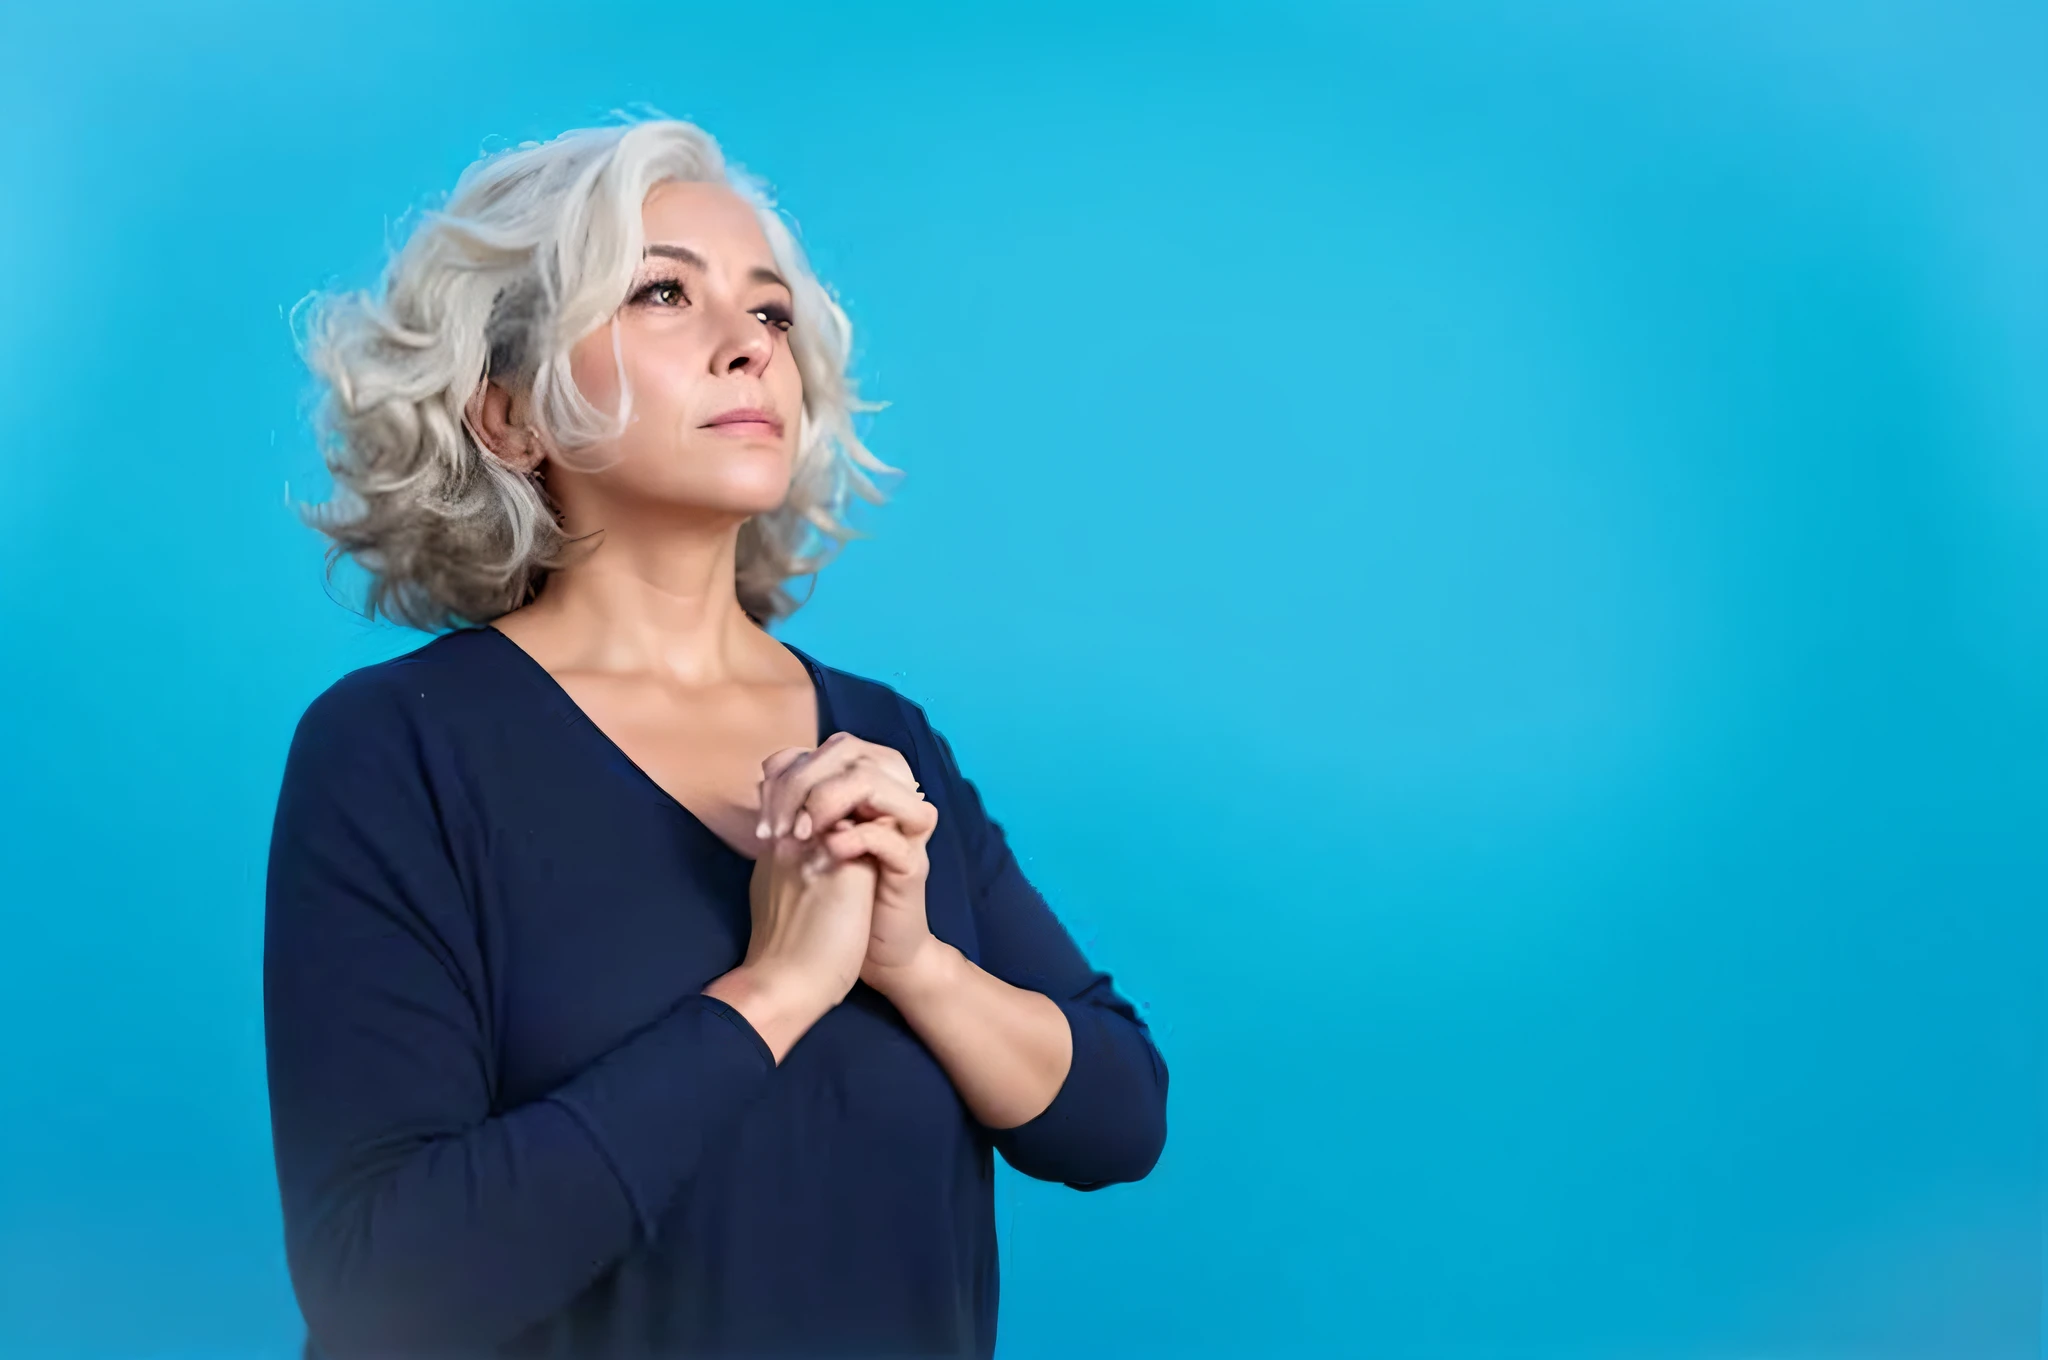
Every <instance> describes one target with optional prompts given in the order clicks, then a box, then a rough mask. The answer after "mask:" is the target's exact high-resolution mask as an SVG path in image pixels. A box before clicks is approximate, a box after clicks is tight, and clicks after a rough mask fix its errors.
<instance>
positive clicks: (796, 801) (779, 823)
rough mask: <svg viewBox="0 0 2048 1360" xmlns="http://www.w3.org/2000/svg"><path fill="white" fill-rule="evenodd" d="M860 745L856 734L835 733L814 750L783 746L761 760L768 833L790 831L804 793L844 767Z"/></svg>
mask: <svg viewBox="0 0 2048 1360" xmlns="http://www.w3.org/2000/svg"><path fill="white" fill-rule="evenodd" d="M861 744H862V743H861V742H860V739H859V738H857V737H854V736H851V735H849V734H848V733H845V732H834V733H833V734H832V735H831V736H829V737H827V738H825V740H824V741H823V742H822V743H820V744H819V745H818V746H817V747H815V748H813V749H810V750H805V749H804V748H802V747H789V748H785V749H784V750H783V751H777V752H776V753H775V755H772V756H770V757H769V758H768V760H767V761H764V762H762V769H763V771H764V772H766V774H767V781H766V782H767V790H766V793H765V794H764V796H763V801H762V805H761V816H762V820H764V821H765V822H766V823H767V824H768V834H770V835H774V836H787V835H788V834H790V829H791V827H792V826H793V825H794V824H795V822H796V815H797V811H798V810H799V809H800V808H802V807H803V803H804V795H805V794H807V793H808V792H809V791H810V788H811V786H812V785H813V784H815V783H817V781H818V780H820V779H822V778H825V777H826V776H827V775H830V774H832V773H833V772H834V771H836V770H839V769H842V768H844V767H845V765H846V763H847V762H848V761H850V760H851V759H853V757H854V755H855V750H854V749H853V748H855V747H858V746H859V745H861ZM791 751H793V752H795V754H794V756H793V757H789V756H788V753H789V752H791ZM771 765H772V766H773V767H774V768H773V769H772V770H770V768H769V767H770V766H771ZM756 829H757V830H758V829H759V828H758V827H757V828H756Z"/></svg>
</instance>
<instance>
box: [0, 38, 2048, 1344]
mask: <svg viewBox="0 0 2048 1360" xmlns="http://www.w3.org/2000/svg"><path fill="white" fill-rule="evenodd" d="M168 10H169V7H157V6H133V7H129V6H118V5H107V4H100V3H89V2H81V3H72V4H66V5H61V6H60V5H11V6H9V7H8V8H7V12H6V14H5V16H4V17H0V114H4V115H5V127H6V131H5V133H4V135H0V185H4V186H5V188H4V191H0V261H4V267H0V468H4V472H5V480H6V503H7V507H8V511H9V513H8V516H7V532H6V533H5V534H0V607H4V622H5V629H4V634H0V648H4V655H0V662H4V672H0V673H4V675H5V695H6V703H5V706H4V710H0V712H4V717H0V739H4V746H5V751H6V756H5V761H6V770H5V781H4V789H0V796H4V797H5V799H6V806H5V808H4V809H0V812H4V817H0V828H4V829H0V836H4V838H5V864H4V868H5V875H6V890H5V906H4V911H5V917H4V925H0V1033H4V1034H5V1036H6V1038H5V1040H4V1042H0V1102H4V1103H5V1118H4V1121H0V1354H5V1355H7V1356H10V1357H24V1358H28V1357H45V1356H48V1357H57V1356H72V1357H95V1358H97V1357H122V1358H123V1360H127V1358H128V1357H171V1356H180V1357H190V1358H192V1360H197V1358H198V1357H229V1356H247V1357H274V1358H276V1360H283V1358H284V1357H288V1356H290V1355H292V1354H293V1352H294V1348H295V1346H296V1344H297V1341H298V1338H299V1335H300V1332H299V1323H298V1319H297V1314H296V1310H295V1308H294V1305H293V1302H292V1299H291V1295H290V1290H289V1285H288V1282H287V1280H286V1277H285V1274H284V1270H283V1265H282V1260H281V1253H280V1247H279V1226H278V1219H277V1213H276V1207H275V1185H274V1182H273V1180H272V1173H271V1166H270V1161H269V1142H268V1127H267V1123H266V1110H265V1103H264V1087H263V1067H262V1031H261V1017H260V1010H259V1001H260V992H259V985H260V977H259V959H260V945H261V913H262V881H263V864H264V855H265V848H266V843H267V837H268V833H269V823H270V815H271V810H272V806H273V799H274V797H275V793H276V784H277V779H278V775H279V772H280V768H281V763H282V760H283V755H284V751H285V746H286V742H287V740H288V738H289V735H290V732H291V729H292V724H293V723H294V722H295V720H296V719H297V717H298V715H299V713H300V712H301V710H302V709H303V708H304V706H305V704H306V703H307V701H308V700H309V699H311V697H312V696H313V695H314V694H315V693H317V692H318V691H319V690H320V689H321V688H323V687H324V686H325V685H326V684H328V683H329V682H330V681H332V680H333V679H334V678H335V677H336V676H338V675H339V674H341V673H342V672H343V671H344V670H346V669H348V668H350V667H353V666H356V665H360V664H363V663H366V662H369V661H372V660H375V659H378V658H381V657H384V656H388V655H391V654H393V653H395V652H398V651H400V650H405V649H409V648H411V647H413V646H416V645H418V644H419V643H420V642H421V641H423V640H424V639H423V638H422V637H420V636H419V635H416V634H408V633H405V632H402V631H399V630H396V629H392V628H388V627H381V626H380V627H368V626H366V625H364V624H363V623H361V622H360V621H359V620H356V619H354V618H352V616H351V615H350V614H349V613H347V612H346V611H345V610H344V609H343V608H342V607H341V606H340V605H338V604H336V603H333V602H331V601H330V600H329V598H328V597H327V595H326V594H325V593H323V590H322V586H321V583H320V556H319V552H320V543H319V541H318V540H317V539H316V537H315V536H314V535H313V534H312V533H311V532H310V531H308V530H306V529H304V528H302V527H301V526H300V525H299V524H298V523H297V521H296V520H295V519H294V517H293V516H292V514H291V513H290V511H289V510H288V509H287V506H286V498H287V495H290V496H291V497H293V498H297V499H307V498H317V497H319V496H323V495H324V494H325V492H326V481H325V478H324V474H323V473H322V471H321V468H320V464H319V461H318V458H317V456H316V454H315V451H314V449H313V446H312V443H311V439H310V436H309V433H308V428H307V422H306V409H307V402H308V398H309V384H308V381H307V379H306V377H305V375H304V373H303V371H302V369H301V368H300V367H299V366H298V361H297V358H296V356H295V353H294V351H293V348H292V342H291V337H290V333H289V331H288V328H287V324H286V313H287V312H288V311H289V310H290V308H291V307H292V305H293V304H294V303H295V302H297V301H298V300H299V299H300V298H301V297H302V296H303V295H304V294H306V293H307V292H308V291H309V290H311V289H314V288H320V287H328V286H335V285H344V286H359V285H365V284H368V283H370V282H371V281H372V280H373V278H374V275H375V272H376V270H377V268H378V266H379V265H380V263H381V260H382V258H383V254H384V251H385V249H386V246H387V241H388V240H389V239H391V238H392V236H393V233H394V232H395V231H396V230H397V229H398V228H399V226H400V225H402V224H400V223H399V221H398V219H399V217H400V215H401V214H402V213H404V212H405V211H406V210H408V209H416V208H419V207H422V206H430V205H431V204H432V203H433V202H434V200H435V197H436V196H437V195H439V194H441V193H444V192H445V191H446V190H447V189H448V188H449V187H450V186H451V185H452V184H453V182H454V179H455V177H456V175H457V174H458V172H459V171H460V170H461V169H462V168H463V166H464V165H465V164H467V163H468V162H469V161H470V160H471V159H473V158H474V157H475V156H476V155H477V154H478V153H479V151H481V150H484V149H488V148H491V147H496V146H502V145H504V144H506V143H507V142H510V141H519V140H523V139H528V138H540V137H547V136H552V135H553V134H555V133H556V132H559V131H561V130H563V129H564V128H567V127H570V126H574V125H578V124H583V123H588V122H592V121H597V120H599V119H601V118H602V117H603V116H604V115H605V113H606V112H607V110H609V109H611V108H613V107H615V106H620V105H625V104H629V103H632V102H634V101H646V102H648V103H651V104H654V105H657V106H659V107H661V108H662V109H664V110H666V111H667V112H669V113H672V114H674V115H676V116H681V117H689V118H693V119H696V120H698V121H700V122H701V123H702V124H703V125H704V126H705V127H707V128H708V129H709V130H710V131H711V132H712V133H713V134H714V135H715V136H717V137H719V138H720V139H721V140H722V141H723V142H724V144H725V145H726V147H727V149H728V151H729V153H730V154H731V155H732V156H733V157H734V158H735V159H737V160H738V161H739V162H741V163H742V164H744V165H746V166H748V167H749V168H751V169H754V170H756V171H758V172H760V173H761V174H763V175H764V176H766V177H767V178H768V179H769V180H770V181H771V182H772V183H773V184H774V185H775V186H777V188H778V189H779V190H780V192H781V195H782V198H783V201H784V203H785V205H786V206H787V208H788V209H789V211H790V212H791V214H792V215H793V216H794V217H795V219H796V220H797V222H798V224H799V226H800V228H801V230H802V233H803V235H804V237H805V239H806V240H807V242H808V243H809V245H810V247H811V249H812V251H813V253H814V259H815V261H816V263H817V265H818V268H819V270H820V272H821V274H822V276H823V277H824V278H825V279H827V280H828V281H829V282H830V283H832V284H833V285H835V286H836V287H837V288H838V290H839V291H840V293H841V295H842V297H843V298H844V300H845V303H846V305H847V308H848V310H849V312H850V314H851V316H852V318H853V320H854V323H855V326H856V328H857V343H858V354H859V360H860V369H861V372H862V375H863V376H864V378H865V380H866V390H867V392H868V394H869V395H871V396H873V397H876V398H879V399H883V400H887V401H890V402H892V403H893V405H892V406H891V407H890V408H889V409H888V410H887V411H884V412H882V413H880V414H879V415H877V416H875V417H873V418H872V419H871V420H870V421H869V422H868V424H867V426H866V429H867V433H868V435H869V438H870V440H871V443H872V445H873V447H874V448H875V449H876V450H877V452H878V453H879V454H880V455H881V456H882V457H883V458H885V459H887V460H888V461H890V462H892V463H894V464H896V465H897V466H899V467H902V468H904V469H905V470H906V471H907V472H908V476H907V478H905V479H904V480H903V481H902V482H901V483H900V485H899V486H898V487H897V492H896V495H895V498H894V499H893V501H892V502H891V503H890V504H889V505H888V506H886V507H884V508H881V509H879V510H864V511H863V512H862V513H860V514H859V515H858V517H857V519H856V523H857V524H858V525H859V526H860V527H861V528H863V529H864V530H866V531H868V532H869V533H871V534H872V535H873V537H872V538H870V539H867V540H865V541H860V542H856V543H855V544H853V545H852V546H851V547H849V548H848V549H847V550H846V551H845V553H844V555H843V556H842V557H841V559H840V560H839V561H838V562H837V563H835V564H834V565H833V566H831V567H830V568H829V569H828V570H827V571H826V572H825V573H824V574H823V576H822V577H821V579H820V581H819V583H818V587H817V591H816V594H815V596H814V598H813V599H812V600H811V603H810V604H809V605H808V607H806V608H805V609H804V610H802V611H801V613H800V614H799V615H798V616H797V617H796V618H795V619H794V620H792V621H791V622H790V623H789V624H788V625H787V626H786V627H785V628H783V629H782V630H781V631H782V633H783V635H784V636H786V637H788V638H789V639H790V640H791V641H793V642H795V643H797V644H798V645H799V646H802V647H804V648H806V649H807V650H810V651H811V652H813V653H814V654H816V655H818V656H820V657H822V658H824V659H826V660H828V661H830V662H832V663H834V664H837V665H839V666H842V667H845V668H847V669H851V670H854V671H857V672H862V673H865V674H869V675H872V676H875V677H878V678H882V679H887V680H889V681H890V682H892V683H894V684H896V685H897V686H898V687H899V688H902V689H903V690H904V691H905V692H906V693H908V694H910V695H911V696H912V697H913V698H916V699H918V700H920V701H921V702H924V703H925V704H926V705H927V706H928V708H929V709H930V711H931V713H932V715H933V717H934V719H935V720H936V721H937V722H938V723H939V724H940V726H941V727H942V728H943V729H945V730H947V731H948V732H949V733H950V734H951V736H952V737H953V740H954V743H955V746H956V748H957V749H958V751H959V753H960V756H961V759H962V762H963V764H964V765H965V766H966V768H967V769H968V771H969V773H970V774H972V775H973V776H974V777H975V778H976V779H977V780H978V781H980V782H981V784H982V785H983V788H984V790H985V791H986V792H987V794H988V796H989V798H990V802H991V805H992V807H993V809H994V810H995V811H996V813H997V815H998V816H999V817H1001V818H1003V819H1004V820H1005V822H1006V824H1007V825H1008V826H1009V828H1010V830H1011V834H1012V836H1013V838H1014V840H1015V842H1016V843H1017V845H1018V847H1019V850H1020V853H1021V854H1022V856H1023V857H1024V860H1025V865H1026V869H1027V871H1028V872H1029V873H1030V874H1031V875H1032V876H1033V877H1034V878H1035V879H1036V880H1037V881H1038V883H1039V884H1040V885H1041V887H1042V888H1043V889H1044V890H1045V892H1046V894H1047V896H1048V897H1049V898H1050V899H1051V900H1052V901H1053V903H1054V904H1055V905H1056V906H1057V908H1058V909H1059V910H1060V911H1061V913H1062V914H1063V915H1064V916H1065V918H1066V919H1067V920H1068V922H1069V923H1070V925H1072V926H1073V927H1074V929H1075V930H1076V933H1077V934H1078V935H1079V936H1081V937H1082V939H1083V940H1084V942H1085V943H1086V944H1087V946H1088V947H1089V948H1090V949H1091V950H1092V951H1093V953H1094V954H1095V956H1096V957H1097V958H1098V959H1099V960H1100V961H1101V962H1103V963H1104V964H1105V965H1106V966H1108V967H1109V968H1110V969H1111V970H1112V971H1113V972H1114V973H1115V974H1116V976H1117V978H1118V980H1119V982H1120V983H1121V984H1122V985H1123V986H1124V988H1125V989H1126V990H1127V991H1128V992H1130V993H1131V994H1132V995H1133V996H1134V997H1136V998H1138V999H1140V1000H1141V1001H1142V1002H1144V1003H1145V1004H1146V1005H1147V1006H1148V1008H1149V1012H1148V1013H1149V1015H1150V1017H1151V1019H1152V1021H1153V1024H1154V1026H1155V1029H1156V1031H1157V1033H1158V1036H1159V1038H1160V1041H1161V1044H1162V1046H1163V1048H1164V1050H1165V1052H1166V1054H1167V1057H1168V1059H1169V1061H1170V1062H1171V1063H1172V1065H1173V1071H1174V1088H1173V1101H1172V1110H1171V1129H1172V1132H1171V1138H1170V1141H1169V1145H1168V1148H1167V1152H1166V1155H1165V1158H1164V1160H1163V1161H1162V1163H1161V1164H1160V1166H1159V1168H1158V1170H1157V1172H1156V1173H1155V1174H1154V1175H1153V1176H1152V1177H1151V1178H1150V1179H1149V1180H1147V1181H1145V1182H1143V1183H1141V1184H1138V1185H1135V1186H1126V1187H1118V1188H1115V1189H1112V1190H1109V1191H1106V1192H1103V1193H1101V1194H1097V1195H1090V1196H1083V1195H1077V1194H1074V1193H1072V1192H1068V1191H1065V1190H1063V1189H1060V1188H1058V1187H1052V1186H1042V1185H1038V1184H1035V1183H1028V1182H1023V1181H1021V1180H1019V1179H1018V1178H1016V1177H1013V1176H1008V1175H1007V1174H1006V1176H1005V1179H1004V1180H1003V1181H1002V1182H1001V1185H1000V1189H999V1198H1000V1200H1001V1205H1000V1210H1001V1215H1002V1222H1003V1235H1004V1241H1003V1250H1004V1264H1005V1272H1006V1273H1005V1283H1004V1309H1003V1316H1002V1324H1001V1327H1002V1353H1003V1355H1004V1356H1005V1357H1006V1358H1007V1360H1024V1358H1025V1357H1050V1356H1083V1355H1120V1356H1123V1355H1158V1356H1208V1355H1218V1356H1222V1355H1232V1356H1235V1355H1247V1354H1271V1355H1302V1356H1322V1355H1334V1354H1359V1355H1373V1356H1386V1357H1400V1358H1402V1360H1407V1358H1410V1357H1416V1358H1423V1357H1430V1358H1434V1357H1444V1358H1448V1357H1465V1356H1472V1357H1479V1356H1485V1357H1504V1358H1505V1357H1538V1356H1541V1357H1546V1358H1547V1360H1561V1358H1562V1357H1603V1358H1606V1360H1624V1358H1627V1360H1634V1358H1635V1357H1643V1356H1658V1357H1698V1358H1699V1360H1708V1358H1709V1357H1738V1356H1740V1357H1761V1356H1765V1355H1769V1356H1774V1357H1782V1356H1802V1357H1804V1356H1814V1357H1820V1356H1828V1357H1847V1356H1858V1357H1902V1358H1903V1357H1913V1358H1915V1360H1918V1358H1920V1357H1927V1358H1928V1360H1934V1358H1935V1357H1939V1360H1978V1358H1983V1360H1991V1358H1994V1357H2009V1356H2010V1357H2016V1356H2022V1355H2033V1354H2036V1353H2037V1352H2038V1350H2039V1346H2040V1334H2039V1323H2040V1299H2041V1289H2042V1282H2043V1255H2042V1247H2041V1244H2042V1218H2041V1210H2042V1190H2043V1184H2042V1137H2041V1135H2042V1127H2043V1121H2042V1116H2043V1104H2042V1085H2041V1075H2042V1073H2041V1060H2042V1044H2041V1037H2042V1024H2041V1021H2042V997H2041V989H2040V984H2041V982H2042V965H2043V959H2044V953H2043V945H2044V930H2043V924H2042V909H2043V904H2044V902H2048V831H2044V827H2048V15H2044V12H2043V11H2042V9H2041V8H2040V7H2039V6H2038V5H2034V4H2026V3H2018V2H2017V0H2015V2H2013V3H1987V4H1979V5H1974V6H1968V7H1957V6H1946V5H1937V4H1934V3H1931V2H1930V3H1922V4H1896V3H1879V4H1860V3H1859V4H1850V3H1846V2H1843V0H1830V2H1829V3H1809V4H1805V5H1798V6H1783V5H1767V4H1762V3H1738V4H1732V5H1731V4H1722V3H1707V2H1706V0H1700V2H1699V3H1685V4H1662V5H1655V6H1644V5H1634V4H1624V3H1619V2H1618V0H1617V2H1616V3H1611V4H1591V3H1567V4H1556V5H1545V6H1538V7H1528V6H1521V5H1514V4H1509V3H1505V0H1502V2H1501V3H1460V4H1456V5H1437V4H1427V5H1426V4H1419V3H1418V4H1413V5H1396V6H1386V7H1373V8H1372V9H1371V10H1370V11H1369V12H1368V11H1367V10H1366V8H1365V7H1362V6H1349V5H1324V6H1314V5H1306V4H1296V5H1281V6H1279V7H1268V8H1261V9H1259V10H1258V11H1256V12H1254V11H1252V10H1251V9H1250V8H1249V7H1228V6H1216V5H1208V6H1174V7H1171V8H1168V7H1152V6H1131V5H1125V6H1115V5H1112V6H1107V7H1103V6H1082V5H1078V4H1071V3H1062V4H1058V5H1054V6H1052V7H1047V6H1045V5H1035V6H1032V7H1031V8H1030V11H1029V12H1028V13H1027V12H1026V11H1025V10H1024V9H1022V8H1018V7H1015V6H1001V7H996V8H988V7H975V9H974V12H973V13H972V14H971V15H969V14H964V13H956V12H952V11H950V10H948V9H946V8H942V7H938V6H932V7H929V8H918V7H910V6H889V7H879V8H878V7H868V8H865V9H860V8H857V7H853V6H841V5H821V4H808V3H804V4H782V5H751V6H718V7H709V6H671V5H655V4H644V3H637V4H622V3H614V4H597V5H591V6H568V5H561V4H545V5H543V4H534V3H529V2H527V0H507V2H505V3H498V4H492V5H456V4H447V3H434V2H433V0H412V2H411V3H406V4H391V3H387V2H385V0H376V2H375V3H356V4H352V5H349V6H332V5H329V6H319V7H310V6H275V5H256V4H247V3H244V4H224V3H210V4H209V3H200V4H191V5H184V6H179V7H177V12H176V13H175V14H173V13H170V12H168ZM349 583H350V582H349V580H348V578H344V584H349Z"/></svg>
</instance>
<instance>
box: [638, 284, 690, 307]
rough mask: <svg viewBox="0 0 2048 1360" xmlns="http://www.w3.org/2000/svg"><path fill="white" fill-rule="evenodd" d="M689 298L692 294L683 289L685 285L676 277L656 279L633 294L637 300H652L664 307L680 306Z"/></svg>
mask: <svg viewBox="0 0 2048 1360" xmlns="http://www.w3.org/2000/svg"><path fill="white" fill-rule="evenodd" d="M689 300H690V296H689V294H687V293H685V292H684V291H683V285H682V284H680V283H678V282H676V281H675V280H674V279H656V280H655V281H654V282H653V283H650V284H648V285H647V286H646V287H645V288H642V289H641V290H640V291H639V292H637V293H635V294H633V301H635V302H652V303H656V304H658V305H660V306H663V307H678V306H681V305H682V304H683V303H685V302H688V301H689Z"/></svg>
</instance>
